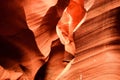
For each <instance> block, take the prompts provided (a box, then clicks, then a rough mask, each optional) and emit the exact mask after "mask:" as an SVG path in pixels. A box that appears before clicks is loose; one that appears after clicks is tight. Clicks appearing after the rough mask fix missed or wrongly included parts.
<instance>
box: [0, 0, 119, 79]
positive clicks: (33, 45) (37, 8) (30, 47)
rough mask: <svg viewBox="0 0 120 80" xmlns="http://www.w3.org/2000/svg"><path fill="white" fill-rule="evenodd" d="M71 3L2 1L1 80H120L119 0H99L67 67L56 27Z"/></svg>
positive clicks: (76, 36)
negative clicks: (73, 56)
mask: <svg viewBox="0 0 120 80" xmlns="http://www.w3.org/2000/svg"><path fill="white" fill-rule="evenodd" d="M87 1H89V0H85V3H86V2H87ZM68 3H69V0H12V1H11V0H2V1H1V2H0V6H1V7H0V11H1V12H0V80H24V79H25V80H120V54H119V53H120V15H119V14H120V0H99V1H97V0H95V3H94V5H93V6H92V8H91V9H90V10H89V11H88V14H87V18H86V21H85V22H84V23H83V24H82V26H81V27H79V28H78V29H77V31H76V32H75V33H74V39H75V44H76V49H77V51H76V54H75V58H74V59H73V60H72V61H71V62H70V63H68V64H65V63H63V61H62V60H63V54H64V46H63V45H62V44H61V43H60V41H59V39H58V36H57V35H56V31H55V29H56V25H57V22H58V21H59V19H60V18H61V16H62V12H63V10H64V9H65V7H66V6H67V5H68Z"/></svg>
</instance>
